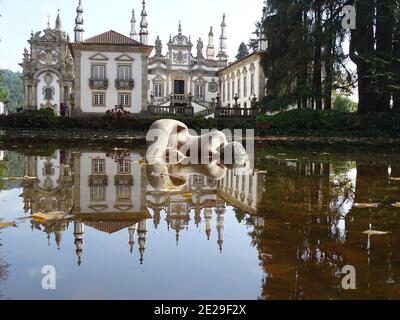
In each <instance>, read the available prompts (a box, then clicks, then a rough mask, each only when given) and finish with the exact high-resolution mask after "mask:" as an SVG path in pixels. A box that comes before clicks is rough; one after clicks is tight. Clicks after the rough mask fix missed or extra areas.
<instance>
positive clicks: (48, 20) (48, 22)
mask: <svg viewBox="0 0 400 320" xmlns="http://www.w3.org/2000/svg"><path fill="white" fill-rule="evenodd" d="M50 18H51V17H50V14H48V15H47V29H50Z"/></svg>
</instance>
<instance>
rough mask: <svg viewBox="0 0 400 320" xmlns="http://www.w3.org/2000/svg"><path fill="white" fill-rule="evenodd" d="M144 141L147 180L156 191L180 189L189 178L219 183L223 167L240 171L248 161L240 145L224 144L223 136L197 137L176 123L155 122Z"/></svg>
mask: <svg viewBox="0 0 400 320" xmlns="http://www.w3.org/2000/svg"><path fill="white" fill-rule="evenodd" d="M192 133H193V134H192ZM147 141H148V142H150V143H151V144H150V146H149V148H148V150H147V155H146V158H147V162H148V166H147V179H148V182H149V183H150V185H152V186H153V187H154V188H156V189H159V190H171V189H183V188H184V187H185V186H186V184H187V182H188V177H189V176H190V175H203V176H206V177H208V178H211V179H214V180H217V181H218V180H222V179H223V178H224V177H225V175H226V173H227V166H231V165H232V166H233V167H243V166H245V165H246V162H247V160H248V156H247V153H246V150H245V149H244V147H243V146H242V144H241V143H238V142H228V140H227V137H226V136H225V134H224V133H223V132H221V131H213V132H210V133H208V134H205V135H201V136H199V135H197V134H196V132H194V131H193V132H191V130H189V128H188V127H187V126H186V125H185V124H184V123H182V122H180V121H176V120H159V121H157V122H155V123H154V124H153V125H152V126H151V128H150V130H149V133H148V135H147Z"/></svg>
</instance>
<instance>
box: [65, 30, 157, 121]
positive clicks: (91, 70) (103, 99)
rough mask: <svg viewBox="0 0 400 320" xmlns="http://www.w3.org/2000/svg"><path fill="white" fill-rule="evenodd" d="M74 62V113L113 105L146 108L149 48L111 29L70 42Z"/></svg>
mask: <svg viewBox="0 0 400 320" xmlns="http://www.w3.org/2000/svg"><path fill="white" fill-rule="evenodd" d="M71 48H72V52H73V57H74V63H75V90H74V91H75V105H74V109H73V116H80V115H89V116H90V115H104V114H105V113H106V112H107V111H109V110H111V109H114V108H115V106H122V107H123V108H124V109H125V110H126V111H128V112H130V113H140V112H146V110H147V60H148V58H149V56H150V54H151V51H152V49H153V48H152V47H150V46H147V45H143V44H141V43H139V42H137V41H135V40H133V39H131V38H128V37H126V36H124V35H122V34H120V33H117V32H115V31H113V30H110V31H108V32H105V33H102V34H100V35H97V36H94V37H92V38H89V39H87V40H85V41H83V42H81V43H74V44H72V45H71Z"/></svg>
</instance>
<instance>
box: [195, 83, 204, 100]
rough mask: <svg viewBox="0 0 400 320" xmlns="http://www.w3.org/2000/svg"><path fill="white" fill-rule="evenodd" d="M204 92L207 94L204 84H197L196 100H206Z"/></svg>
mask: <svg viewBox="0 0 400 320" xmlns="http://www.w3.org/2000/svg"><path fill="white" fill-rule="evenodd" d="M204 92H205V86H204V84H196V90H195V94H196V98H198V99H202V100H203V99H204V98H205V95H204Z"/></svg>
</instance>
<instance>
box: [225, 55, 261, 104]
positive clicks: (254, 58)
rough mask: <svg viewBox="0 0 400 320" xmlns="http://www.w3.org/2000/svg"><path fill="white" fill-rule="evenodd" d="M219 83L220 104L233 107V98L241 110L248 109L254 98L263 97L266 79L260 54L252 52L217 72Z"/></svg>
mask: <svg viewBox="0 0 400 320" xmlns="http://www.w3.org/2000/svg"><path fill="white" fill-rule="evenodd" d="M219 80H220V83H221V103H222V106H224V107H234V106H235V104H236V101H235V96H237V97H238V100H237V104H238V106H240V107H241V108H250V107H251V101H252V99H253V98H254V97H256V98H257V99H258V100H259V99H261V98H263V97H264V96H265V89H266V77H265V74H264V70H263V67H262V65H261V54H260V52H254V53H252V54H250V55H248V56H247V57H245V58H243V59H242V60H239V61H237V62H235V63H233V64H231V65H229V66H228V67H226V68H224V69H222V70H221V71H220V72H219Z"/></svg>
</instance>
